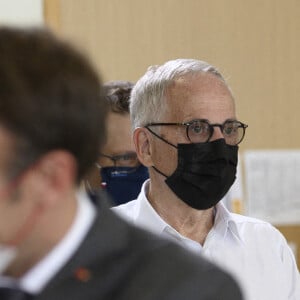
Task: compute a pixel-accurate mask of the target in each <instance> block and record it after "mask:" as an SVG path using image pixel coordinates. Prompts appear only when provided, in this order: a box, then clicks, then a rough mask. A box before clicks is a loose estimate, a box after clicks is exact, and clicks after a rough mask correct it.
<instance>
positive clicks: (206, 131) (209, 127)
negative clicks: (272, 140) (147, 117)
mask: <svg viewBox="0 0 300 300" xmlns="http://www.w3.org/2000/svg"><path fill="white" fill-rule="evenodd" d="M149 126H185V127H186V136H187V138H188V140H189V141H190V142H192V143H206V142H208V141H209V140H210V139H211V137H212V135H213V133H214V127H219V128H220V129H221V132H222V134H223V136H224V139H225V142H226V144H228V145H232V146H235V145H238V144H239V143H240V142H241V141H242V140H243V138H244V136H245V131H246V128H247V127H248V125H246V124H243V123H242V122H240V121H235V120H229V121H225V122H224V123H223V124H210V123H209V122H208V121H207V120H201V119H199V120H192V121H190V122H186V123H149V124H147V125H146V126H145V127H146V128H147V127H149Z"/></svg>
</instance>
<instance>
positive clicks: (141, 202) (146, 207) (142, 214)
mask: <svg viewBox="0 0 300 300" xmlns="http://www.w3.org/2000/svg"><path fill="white" fill-rule="evenodd" d="M149 183H150V179H148V180H147V181H145V182H144V184H143V186H142V189H141V193H140V194H139V196H138V198H137V206H138V207H137V211H136V218H135V223H136V224H139V225H142V226H143V227H145V228H146V229H147V230H150V231H151V232H153V233H155V234H159V235H164V234H165V233H166V232H168V233H169V234H172V235H173V236H176V237H178V238H181V239H186V237H183V236H182V235H181V234H180V233H178V232H177V231H176V230H175V229H174V228H173V227H171V226H170V225H169V224H167V223H166V222H165V221H164V220H163V219H162V218H161V217H160V216H159V214H158V213H157V212H156V211H155V210H154V208H153V207H152V206H151V204H150V203H149V201H148V199H147V193H148V189H149ZM215 208H216V209H215V221H214V227H213V229H212V230H213V231H215V232H218V235H220V236H222V237H223V238H225V236H226V235H227V234H231V235H233V237H235V239H238V240H239V241H241V236H240V234H239V230H238V226H237V223H236V222H235V219H234V217H233V214H232V213H230V212H229V211H228V210H227V208H226V207H225V206H224V204H223V203H222V201H220V202H219V203H218V204H217V205H216V207H215Z"/></svg>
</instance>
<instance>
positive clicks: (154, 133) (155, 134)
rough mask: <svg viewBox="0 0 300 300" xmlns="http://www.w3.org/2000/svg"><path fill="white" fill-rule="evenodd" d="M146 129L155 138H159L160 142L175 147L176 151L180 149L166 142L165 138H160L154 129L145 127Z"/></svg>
mask: <svg viewBox="0 0 300 300" xmlns="http://www.w3.org/2000/svg"><path fill="white" fill-rule="evenodd" d="M145 128H146V129H148V130H149V131H150V132H151V133H152V134H153V135H154V136H156V137H157V138H159V139H160V140H162V141H163V142H165V143H167V144H168V145H170V146H172V147H174V148H175V149H178V148H177V146H175V145H173V144H172V143H170V142H169V141H167V140H165V139H164V138H162V137H161V136H159V135H158V134H157V133H156V132H154V131H153V130H152V129H150V128H149V127H148V126H145Z"/></svg>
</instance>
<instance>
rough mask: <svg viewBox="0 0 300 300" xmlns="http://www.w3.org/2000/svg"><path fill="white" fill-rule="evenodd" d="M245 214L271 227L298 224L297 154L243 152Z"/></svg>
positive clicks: (299, 153) (299, 167)
mask: <svg viewBox="0 0 300 300" xmlns="http://www.w3.org/2000/svg"><path fill="white" fill-rule="evenodd" d="M243 158H244V174H245V195H246V214H247V215H249V216H251V217H256V218H259V219H263V220H266V221H268V222H270V223H272V224H274V225H289V224H300V150H270V151H267V150H256V151H254V150H253V151H246V152H244V155H243Z"/></svg>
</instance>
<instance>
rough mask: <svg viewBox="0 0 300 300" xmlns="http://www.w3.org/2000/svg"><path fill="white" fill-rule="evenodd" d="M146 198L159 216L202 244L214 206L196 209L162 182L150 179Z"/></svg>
mask: <svg viewBox="0 0 300 300" xmlns="http://www.w3.org/2000/svg"><path fill="white" fill-rule="evenodd" d="M157 187H158V188H157ZM147 198H148V200H149V202H150V204H151V205H152V207H153V209H154V210H155V211H156V212H157V213H158V214H159V215H160V217H161V218H162V219H163V220H164V221H165V222H166V223H168V224H169V225H170V226H171V227H173V228H174V229H175V230H176V231H177V232H179V233H180V234H181V235H183V236H185V237H187V238H189V239H192V240H194V241H197V242H199V243H200V244H201V245H203V244H204V242H205V239H206V237H207V235H208V233H209V231H210V230H211V228H212V227H213V224H214V208H210V209H208V210H197V209H194V208H192V207H190V206H188V205H187V204H186V203H184V202H183V201H182V200H180V199H179V198H178V197H177V196H176V195H175V194H174V193H173V192H172V191H171V190H170V189H169V188H168V187H167V185H166V184H165V183H164V182H163V183H161V184H155V185H153V184H151V181H150V186H149V190H148V195H147Z"/></svg>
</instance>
